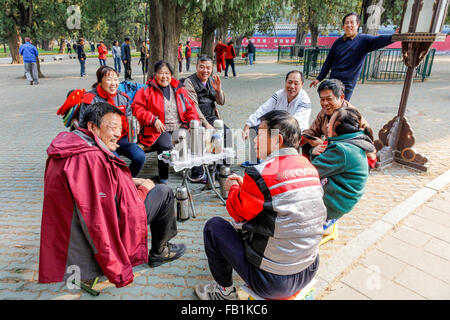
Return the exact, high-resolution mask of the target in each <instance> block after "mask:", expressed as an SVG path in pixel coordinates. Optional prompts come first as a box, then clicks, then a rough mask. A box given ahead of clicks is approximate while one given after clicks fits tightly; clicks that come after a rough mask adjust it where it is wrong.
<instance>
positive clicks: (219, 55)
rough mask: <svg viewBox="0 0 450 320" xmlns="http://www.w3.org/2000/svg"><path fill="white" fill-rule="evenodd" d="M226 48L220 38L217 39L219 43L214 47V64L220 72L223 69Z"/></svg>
mask: <svg viewBox="0 0 450 320" xmlns="http://www.w3.org/2000/svg"><path fill="white" fill-rule="evenodd" d="M226 50H227V46H226V45H225V44H223V43H222V40H219V43H218V44H217V45H216V47H215V48H214V52H215V53H216V65H217V72H219V73H220V72H222V70H225V51H226Z"/></svg>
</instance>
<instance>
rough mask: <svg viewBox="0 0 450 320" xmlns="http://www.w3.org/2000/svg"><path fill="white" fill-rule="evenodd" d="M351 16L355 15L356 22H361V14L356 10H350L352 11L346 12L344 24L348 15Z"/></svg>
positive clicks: (343, 19)
mask: <svg viewBox="0 0 450 320" xmlns="http://www.w3.org/2000/svg"><path fill="white" fill-rule="evenodd" d="M350 16H355V17H356V22H358V23H360V22H361V18H360V17H359V15H358V14H357V13H356V12H350V13H348V14H346V15H345V17H344V18H342V25H344V24H345V19H347V17H350Z"/></svg>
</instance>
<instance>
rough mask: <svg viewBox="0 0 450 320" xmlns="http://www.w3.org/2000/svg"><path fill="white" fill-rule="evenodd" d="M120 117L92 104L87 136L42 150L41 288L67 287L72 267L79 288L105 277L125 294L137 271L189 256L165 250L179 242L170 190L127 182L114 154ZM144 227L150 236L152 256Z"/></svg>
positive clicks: (62, 138) (66, 136) (179, 249)
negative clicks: (55, 284)
mask: <svg viewBox="0 0 450 320" xmlns="http://www.w3.org/2000/svg"><path fill="white" fill-rule="evenodd" d="M121 115H123V113H122V112H121V111H120V110H119V109H118V108H116V107H114V106H112V105H110V104H108V103H104V102H100V103H96V104H94V105H92V107H91V108H90V109H89V111H88V112H87V113H86V115H85V117H86V125H85V128H81V127H80V128H78V129H77V130H75V131H73V132H61V133H60V134H58V136H57V137H56V138H55V139H54V140H53V141H52V143H51V144H50V146H49V148H48V149H47V153H48V156H49V157H48V159H47V163H46V170H45V176H44V204H43V210H42V225H41V243H40V256H39V282H41V283H49V282H60V281H64V280H67V278H70V277H71V276H72V275H71V274H70V272H69V270H73V269H74V268H73V266H77V267H78V268H75V269H78V270H79V271H80V274H79V278H80V280H91V279H94V278H95V277H97V276H100V275H102V274H104V275H105V276H106V277H107V278H108V280H109V281H110V282H111V283H113V284H115V285H116V287H123V286H126V285H127V284H129V283H130V282H132V281H133V269H132V268H133V267H134V266H137V265H140V264H143V263H146V262H148V263H149V265H150V266H152V267H155V266H158V265H161V264H162V263H165V262H168V261H171V260H174V259H177V258H179V257H180V256H181V255H182V254H183V253H184V251H185V249H186V247H185V245H184V244H180V245H175V244H171V243H169V240H170V239H172V238H173V237H174V236H175V235H176V234H177V227H176V219H175V215H174V211H173V210H174V206H173V200H174V195H173V192H172V190H171V189H170V188H168V187H167V186H165V185H156V186H155V185H154V184H153V182H152V181H151V180H147V179H137V178H132V177H131V174H130V171H129V169H128V167H127V165H126V164H125V162H124V161H123V160H121V159H120V158H119V157H118V156H117V155H116V154H115V152H114V151H115V150H116V149H117V147H118V146H119V145H118V144H117V141H118V139H119V137H120V135H121V131H122V121H121ZM147 224H149V225H150V230H151V234H152V240H151V242H152V247H151V250H150V252H149V254H148V253H147V252H148V251H147V250H148V244H147V233H148V231H147ZM69 267H72V268H70V269H69ZM68 272H69V273H68Z"/></svg>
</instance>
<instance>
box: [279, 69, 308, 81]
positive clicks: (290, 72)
mask: <svg viewBox="0 0 450 320" xmlns="http://www.w3.org/2000/svg"><path fill="white" fill-rule="evenodd" d="M292 73H298V74H300V79H302V83H305V78H304V76H303V72H301V71H298V70H291V71H289V72H288V73H287V74H286V78H285V79H284V81H285V82H286V81H287V79H288V78H289V76H290V75H291V74H292Z"/></svg>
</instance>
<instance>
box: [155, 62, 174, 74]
mask: <svg viewBox="0 0 450 320" xmlns="http://www.w3.org/2000/svg"><path fill="white" fill-rule="evenodd" d="M162 67H167V69H169V71H170V74H171V75H173V73H174V70H173V67H172V65H171V64H170V62H169V61H167V60H159V61H158V62H156V63H155V65H154V66H153V72H154V73H153V76H155V75H156V74H157V73H158V71H159V70H161V69H162Z"/></svg>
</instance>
